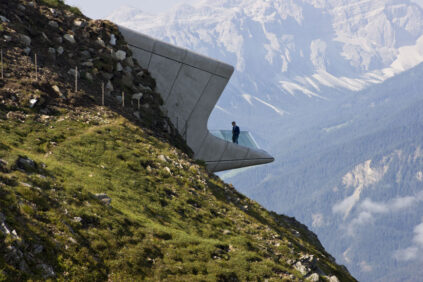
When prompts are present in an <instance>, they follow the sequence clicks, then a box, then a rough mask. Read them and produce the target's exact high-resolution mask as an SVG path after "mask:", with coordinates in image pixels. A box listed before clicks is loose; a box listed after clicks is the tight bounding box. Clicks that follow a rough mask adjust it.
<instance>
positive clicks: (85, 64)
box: [82, 61, 94, 68]
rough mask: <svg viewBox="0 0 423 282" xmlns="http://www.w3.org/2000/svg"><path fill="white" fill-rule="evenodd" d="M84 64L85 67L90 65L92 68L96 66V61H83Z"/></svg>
mask: <svg viewBox="0 0 423 282" xmlns="http://www.w3.org/2000/svg"><path fill="white" fill-rule="evenodd" d="M82 66H83V67H89V68H91V67H93V66H94V63H93V62H90V61H87V62H83V63H82Z"/></svg>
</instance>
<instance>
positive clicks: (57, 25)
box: [48, 21, 59, 28]
mask: <svg viewBox="0 0 423 282" xmlns="http://www.w3.org/2000/svg"><path fill="white" fill-rule="evenodd" d="M48 25H49V26H50V27H52V28H59V24H58V23H57V22H56V21H49V22H48Z"/></svg>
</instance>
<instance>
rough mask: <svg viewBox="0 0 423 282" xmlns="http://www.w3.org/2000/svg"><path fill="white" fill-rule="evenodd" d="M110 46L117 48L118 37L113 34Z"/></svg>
mask: <svg viewBox="0 0 423 282" xmlns="http://www.w3.org/2000/svg"><path fill="white" fill-rule="evenodd" d="M109 43H110V45H112V46H115V45H116V36H115V35H114V34H113V33H112V35H110V41H109Z"/></svg>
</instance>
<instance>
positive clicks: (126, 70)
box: [125, 66, 132, 75]
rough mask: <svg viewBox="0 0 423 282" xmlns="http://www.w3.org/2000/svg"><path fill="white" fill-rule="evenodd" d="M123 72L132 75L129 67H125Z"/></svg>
mask: <svg viewBox="0 0 423 282" xmlns="http://www.w3.org/2000/svg"><path fill="white" fill-rule="evenodd" d="M125 72H126V73H128V74H131V75H132V68H131V67H130V66H126V67H125Z"/></svg>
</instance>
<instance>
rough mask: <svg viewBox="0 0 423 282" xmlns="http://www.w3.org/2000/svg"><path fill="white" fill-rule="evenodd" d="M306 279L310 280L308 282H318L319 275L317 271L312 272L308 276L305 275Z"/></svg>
mask: <svg viewBox="0 0 423 282" xmlns="http://www.w3.org/2000/svg"><path fill="white" fill-rule="evenodd" d="M307 281H310V282H319V281H320V276H319V274H317V273H313V274H311V275H310V276H309V277H307Z"/></svg>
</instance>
